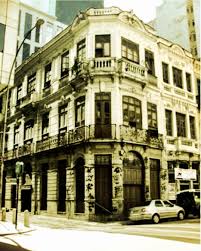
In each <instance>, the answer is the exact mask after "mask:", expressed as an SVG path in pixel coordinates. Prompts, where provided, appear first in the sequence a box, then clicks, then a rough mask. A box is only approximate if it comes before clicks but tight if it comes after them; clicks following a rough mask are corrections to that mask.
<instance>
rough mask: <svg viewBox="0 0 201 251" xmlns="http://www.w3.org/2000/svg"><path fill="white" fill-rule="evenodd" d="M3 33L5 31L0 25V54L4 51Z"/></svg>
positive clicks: (3, 26) (2, 25)
mask: <svg viewBox="0 0 201 251" xmlns="http://www.w3.org/2000/svg"><path fill="white" fill-rule="evenodd" d="M5 31H6V26H5V24H1V23H0V52H3V50H4V40H5Z"/></svg>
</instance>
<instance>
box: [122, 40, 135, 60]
mask: <svg viewBox="0 0 201 251" xmlns="http://www.w3.org/2000/svg"><path fill="white" fill-rule="evenodd" d="M121 54H122V57H123V58H126V59H128V60H130V61H133V62H135V63H137V64H139V61H140V59H139V45H138V44H135V43H133V42H131V41H129V40H127V39H125V38H122V40H121Z"/></svg>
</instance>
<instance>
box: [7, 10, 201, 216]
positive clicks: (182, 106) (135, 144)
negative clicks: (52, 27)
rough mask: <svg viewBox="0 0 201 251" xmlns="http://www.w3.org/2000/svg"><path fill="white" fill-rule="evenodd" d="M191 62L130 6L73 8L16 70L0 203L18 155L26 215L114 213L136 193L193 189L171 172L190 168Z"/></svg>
mask: <svg viewBox="0 0 201 251" xmlns="http://www.w3.org/2000/svg"><path fill="white" fill-rule="evenodd" d="M193 62H194V59H193V58H192V55H191V54H190V53H189V52H187V51H185V50H184V49H182V48H181V47H180V46H178V45H175V44H172V43H171V42H169V41H167V40H164V39H162V38H160V37H158V36H156V35H155V34H154V31H153V30H152V28H151V27H149V26H148V25H146V24H144V23H143V22H142V21H141V20H139V19H138V18H137V17H136V16H135V15H133V14H132V13H130V12H125V11H121V10H120V9H118V8H115V7H113V8H108V9H89V10H87V11H86V12H85V13H82V14H79V15H78V16H77V18H76V19H75V20H74V22H73V23H72V25H70V26H69V27H68V28H66V29H65V30H64V31H63V32H61V33H60V34H59V35H58V36H57V37H55V38H54V39H53V40H51V41H50V42H49V43H48V44H46V45H45V46H44V47H42V48H41V49H39V50H38V51H37V52H36V53H35V54H33V55H32V56H31V57H30V58H28V59H27V60H26V61H25V62H24V63H23V64H22V65H21V66H19V67H18V68H17V70H16V74H15V85H14V87H13V88H12V90H11V92H10V102H9V113H8V115H9V116H8V124H7V125H8V128H7V135H8V136H7V144H6V159H5V177H7V179H5V182H4V185H5V189H4V197H5V206H6V207H7V208H12V207H14V206H15V187H16V186H15V185H14V184H11V183H10V182H9V177H15V163H16V161H17V160H20V161H22V162H23V163H24V173H23V175H22V177H21V178H20V184H21V189H20V203H19V207H20V210H22V211H23V210H25V209H29V210H31V211H32V212H33V213H40V214H41V213H48V214H58V213H62V214H65V215H67V217H69V218H75V217H83V218H85V219H99V218H101V217H106V218H116V219H117V218H120V217H125V216H126V215H127V212H128V209H129V208H130V207H132V206H134V205H139V204H140V203H142V202H143V201H145V200H149V199H154V198H162V199H172V200H174V199H175V193H176V192H177V191H178V190H180V189H183V188H187V187H188V188H193V187H195V188H197V187H198V186H199V180H198V179H197V180H196V181H192V180H190V179H189V180H186V181H178V180H175V179H174V175H173V174H174V168H176V167H180V168H181V169H196V171H197V175H199V147H200V145H199V129H198V119H199V118H198V104H197V102H196V90H195V74H194V68H193ZM172 175H173V176H172ZM6 180H7V181H6ZM30 184H31V185H30Z"/></svg>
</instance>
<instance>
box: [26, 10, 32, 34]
mask: <svg viewBox="0 0 201 251" xmlns="http://www.w3.org/2000/svg"><path fill="white" fill-rule="evenodd" d="M31 27H32V15H31V14H29V13H26V14H25V23H24V37H25V36H26V34H27V32H29V31H30V29H31ZM27 39H31V33H30V34H29V35H28V36H27Z"/></svg>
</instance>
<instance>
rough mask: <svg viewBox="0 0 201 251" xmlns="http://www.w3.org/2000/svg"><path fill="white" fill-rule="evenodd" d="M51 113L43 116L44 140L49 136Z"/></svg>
mask: <svg viewBox="0 0 201 251" xmlns="http://www.w3.org/2000/svg"><path fill="white" fill-rule="evenodd" d="M49 120H50V119H49V112H47V113H44V114H43V115H42V138H43V139H46V138H48V136H49V122H50V121H49Z"/></svg>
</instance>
